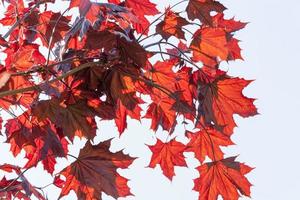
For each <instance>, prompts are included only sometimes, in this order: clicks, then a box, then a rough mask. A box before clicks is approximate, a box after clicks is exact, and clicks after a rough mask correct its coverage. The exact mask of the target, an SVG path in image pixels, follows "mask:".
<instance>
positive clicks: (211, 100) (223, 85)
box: [199, 75, 257, 135]
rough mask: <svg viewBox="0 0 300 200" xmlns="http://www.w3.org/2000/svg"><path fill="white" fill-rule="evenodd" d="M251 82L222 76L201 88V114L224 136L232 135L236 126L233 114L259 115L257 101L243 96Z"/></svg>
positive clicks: (244, 115) (243, 115)
mask: <svg viewBox="0 0 300 200" xmlns="http://www.w3.org/2000/svg"><path fill="white" fill-rule="evenodd" d="M250 83H251V81H247V80H245V79H240V78H230V77H227V76H224V75H223V76H220V77H218V78H216V79H215V80H214V81H213V82H212V83H206V84H203V85H202V86H200V93H199V101H200V104H199V114H200V115H201V116H203V117H204V121H205V122H207V123H210V122H213V123H214V124H215V126H216V127H217V128H218V129H220V130H221V131H222V132H223V133H224V134H227V135H231V134H232V133H233V128H234V127H236V124H235V122H234V119H233V114H238V115H240V116H242V117H250V116H253V115H256V114H257V109H256V107H255V106H254V104H253V102H254V100H255V99H252V98H247V97H245V96H244V95H243V93H242V91H243V89H244V88H245V87H246V86H247V85H248V84H250Z"/></svg>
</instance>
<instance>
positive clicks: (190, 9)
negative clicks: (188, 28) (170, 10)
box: [186, 0, 226, 25]
mask: <svg viewBox="0 0 300 200" xmlns="http://www.w3.org/2000/svg"><path fill="white" fill-rule="evenodd" d="M225 9H226V8H225V7H224V6H223V5H222V4H221V3H220V2H218V1H215V0H190V1H189V4H188V6H187V8H186V12H187V15H188V18H189V19H191V20H194V19H199V20H200V21H201V22H202V23H203V24H208V25H211V24H212V16H211V15H210V13H211V12H212V11H216V12H223V11H224V10H225Z"/></svg>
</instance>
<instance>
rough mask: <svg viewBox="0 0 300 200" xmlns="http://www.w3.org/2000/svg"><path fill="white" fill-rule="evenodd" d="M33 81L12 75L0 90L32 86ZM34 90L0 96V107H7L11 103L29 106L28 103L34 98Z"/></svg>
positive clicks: (35, 93)
mask: <svg viewBox="0 0 300 200" xmlns="http://www.w3.org/2000/svg"><path fill="white" fill-rule="evenodd" d="M33 84H34V83H33V82H31V81H30V80H29V78H28V77H24V76H12V77H10V78H9V80H8V81H7V82H6V84H5V85H4V86H3V87H2V88H1V89H0V92H5V91H9V90H16V89H22V88H27V87H30V86H32V85H33ZM36 97H37V92H36V91H33V90H32V91H28V92H23V93H18V94H14V95H8V96H5V97H1V98H0V107H2V108H5V109H8V108H9V106H11V105H16V104H20V105H23V106H24V107H29V106H30V104H31V103H32V102H33V101H34V100H35V99H36Z"/></svg>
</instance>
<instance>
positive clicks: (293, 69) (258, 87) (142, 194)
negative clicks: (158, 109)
mask: <svg viewBox="0 0 300 200" xmlns="http://www.w3.org/2000/svg"><path fill="white" fill-rule="evenodd" d="M220 1H221V2H222V3H224V5H225V6H226V7H228V10H227V11H226V12H225V13H226V14H227V16H228V17H233V16H236V19H239V20H242V21H246V22H250V23H249V24H248V26H247V27H246V28H245V29H243V30H242V31H240V32H238V33H237V34H236V35H237V38H238V39H240V40H242V43H241V47H242V48H243V52H242V54H243V57H244V59H245V61H237V62H232V63H230V65H229V66H228V67H227V65H224V67H226V68H227V69H228V71H229V74H230V75H233V76H242V77H244V78H246V79H256V81H255V82H253V83H252V84H251V85H249V87H248V88H247V89H246V90H245V91H244V93H245V94H246V95H248V96H250V97H255V98H257V99H258V100H257V101H256V103H255V104H256V105H257V107H258V109H259V112H260V113H261V114H260V115H258V116H255V117H253V118H248V119H242V118H240V117H236V119H237V124H238V126H239V127H238V128H236V129H235V134H234V135H233V138H232V139H233V141H234V142H235V143H236V144H237V146H234V147H230V148H226V149H225V152H226V153H227V155H228V156H232V155H238V154H239V155H240V156H239V157H238V160H239V161H241V162H245V163H247V164H248V165H250V166H253V167H255V169H254V170H253V171H252V172H251V173H250V174H249V175H248V176H247V177H248V178H249V179H250V182H251V183H253V185H254V186H253V187H252V199H254V200H296V199H298V198H299V194H298V191H299V188H300V171H299V170H300V156H299V153H300V130H299V128H298V127H297V124H298V123H299V120H300V117H299V112H300V89H299V86H300V84H299V80H298V76H299V74H300V66H299V63H298V62H297V61H296V59H297V58H299V57H300V22H299V20H300V17H299V9H300V1H299V0H287V1H279V0H264V1H261V0H243V1H241V0H220ZM152 2H155V3H158V4H159V8H163V7H164V6H166V5H168V4H174V3H176V2H178V1H177V0H176V1H166V0H159V1H158V0H152ZM0 13H3V9H2V8H1V9H0ZM0 32H1V33H2V31H1V30H0ZM142 122H143V123H144V124H146V125H144V124H143V125H141V124H139V123H137V122H132V121H131V122H130V123H129V125H128V127H129V128H128V129H127V130H126V132H125V133H124V135H123V136H122V137H121V138H120V139H115V140H113V146H112V150H119V149H122V148H125V151H124V152H125V153H129V154H130V155H131V156H135V157H140V158H139V159H137V160H136V161H135V162H134V164H133V165H132V166H131V167H130V169H129V170H120V172H121V174H122V175H124V176H126V177H127V178H129V179H131V180H130V182H129V186H130V187H131V192H132V193H133V194H135V196H134V197H132V196H131V197H127V198H120V199H123V200H125V199H126V200H153V199H158V200H162V199H172V200H196V199H197V197H198V193H197V192H195V191H192V188H193V181H192V179H195V178H197V177H198V173H197V171H196V170H194V169H193V168H195V167H196V166H197V165H198V163H197V162H196V161H195V159H193V158H192V156H191V154H186V156H187V162H188V166H189V168H190V169H187V168H180V167H177V168H175V172H176V174H177V176H175V177H174V179H173V182H172V183H171V182H170V181H169V180H168V179H167V178H166V177H164V176H163V175H162V173H161V170H160V169H159V167H157V168H156V169H149V168H145V166H147V165H148V164H149V160H150V157H151V154H150V151H149V149H148V148H147V146H145V145H144V144H145V143H146V144H153V143H154V142H155V140H154V138H153V135H152V134H151V132H150V131H149V129H148V127H149V122H148V121H142ZM99 125H100V129H99V133H101V134H102V137H103V138H101V139H104V137H106V138H109V137H111V136H112V135H113V134H114V133H117V132H116V129H115V127H114V126H113V125H112V123H102V122H101V124H99ZM179 129H180V128H179ZM2 140H3V138H2ZM98 140H100V138H98ZM76 148H77V150H76ZM0 149H1V152H2V156H1V157H0V163H3V162H6V163H12V164H19V165H22V164H23V163H24V160H23V161H21V160H20V159H13V158H12V157H11V156H7V152H8V145H6V144H1V147H0ZM76 151H78V146H76V147H74V148H73V152H76ZM73 154H76V153H73ZM22 156H24V155H22ZM59 163H60V165H59V166H58V168H57V169H61V168H62V167H64V166H65V165H66V162H65V161H63V160H61V161H59ZM26 176H27V177H28V178H29V179H30V180H31V181H32V183H34V184H35V185H37V186H43V185H45V184H48V183H49V182H51V178H50V176H48V175H45V173H43V170H42V167H41V166H38V168H37V169H32V170H30V171H29V172H28V173H26ZM46 191H47V193H48V197H49V199H50V200H52V199H56V198H57V196H58V192H59V190H58V189H56V188H55V187H54V186H53V187H52V186H51V187H49V188H48V190H46ZM64 199H65V200H67V199H68V200H71V199H75V196H74V194H73V195H71V196H69V197H67V198H64ZM103 199H104V200H112V199H113V198H111V197H107V196H105V195H104V196H103ZM241 199H247V198H241Z"/></svg>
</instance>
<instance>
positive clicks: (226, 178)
mask: <svg viewBox="0 0 300 200" xmlns="http://www.w3.org/2000/svg"><path fill="white" fill-rule="evenodd" d="M235 159H236V157H230V158H226V159H224V160H219V161H216V162H211V163H206V164H204V165H201V166H200V167H198V168H197V170H198V171H199V172H200V178H198V179H196V180H195V187H194V190H196V191H198V192H200V196H199V200H207V199H209V200H210V199H211V200H213V199H217V198H218V196H219V195H221V196H222V197H223V199H224V200H237V199H239V197H240V195H239V193H240V194H242V195H245V196H249V197H250V187H251V183H250V182H249V181H248V179H247V178H246V177H245V174H247V173H249V172H250V171H251V170H252V168H250V167H248V166H247V165H245V164H243V163H239V162H236V161H235Z"/></svg>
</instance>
